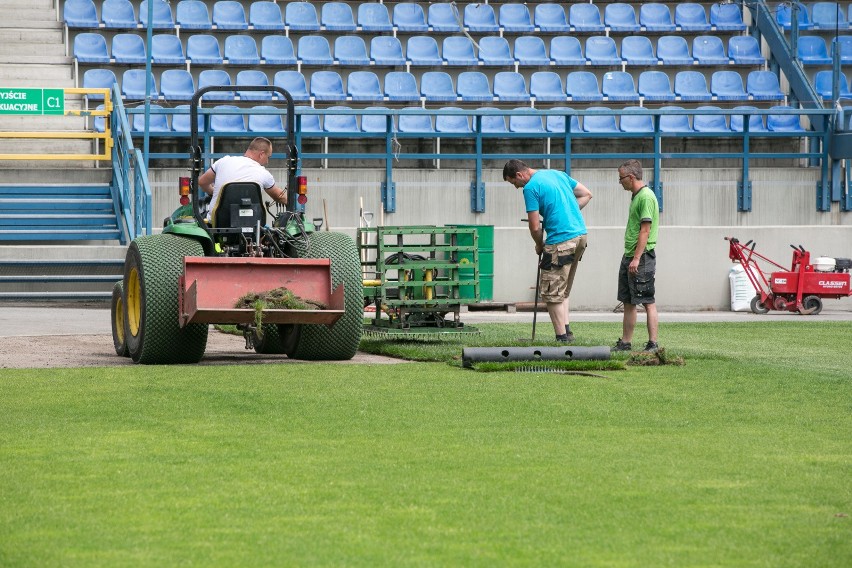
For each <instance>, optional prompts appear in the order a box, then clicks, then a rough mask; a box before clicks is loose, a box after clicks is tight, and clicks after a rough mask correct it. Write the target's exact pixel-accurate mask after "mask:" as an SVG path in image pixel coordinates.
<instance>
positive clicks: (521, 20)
mask: <svg viewBox="0 0 852 568" xmlns="http://www.w3.org/2000/svg"><path fill="white" fill-rule="evenodd" d="M499 15H500V17H499V22H500V27H502V28H503V31H505V32H511V33H530V32H532V31H534V30H535V28H534V26H533V24H532V19H531V18H530V11H529V10H528V9H527V6H526V4H503V5H501V6H500V10H499Z"/></svg>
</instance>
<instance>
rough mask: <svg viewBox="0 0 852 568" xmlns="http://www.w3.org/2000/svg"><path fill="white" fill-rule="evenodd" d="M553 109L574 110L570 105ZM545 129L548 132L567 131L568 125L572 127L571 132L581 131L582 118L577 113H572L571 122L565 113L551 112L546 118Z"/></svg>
mask: <svg viewBox="0 0 852 568" xmlns="http://www.w3.org/2000/svg"><path fill="white" fill-rule="evenodd" d="M553 110H559V111H566V110H574V109H572V108H570V107H564V106H557V107H553ZM544 123H545V129H546V131H547V132H565V127H566V125H567V126H568V127H569V128H570V129H571V132H580V118H579V117H578V116H577V115H571V120H570V122H568V121H566V120H565V116H564V115H554V114H549V115H547V117H546V118H545V121H544Z"/></svg>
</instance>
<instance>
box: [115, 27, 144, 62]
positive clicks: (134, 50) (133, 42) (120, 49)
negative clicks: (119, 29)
mask: <svg viewBox="0 0 852 568" xmlns="http://www.w3.org/2000/svg"><path fill="white" fill-rule="evenodd" d="M112 58H113V59H114V60H115V62H116V63H121V64H132V63H142V64H144V63H145V60H146V56H145V42H144V41H142V38H141V37H139V36H138V35H136V34H115V36H113V38H112Z"/></svg>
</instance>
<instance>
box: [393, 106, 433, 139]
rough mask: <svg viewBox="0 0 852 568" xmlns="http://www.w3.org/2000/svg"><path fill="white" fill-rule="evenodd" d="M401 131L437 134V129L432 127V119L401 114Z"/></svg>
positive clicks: (424, 116)
mask: <svg viewBox="0 0 852 568" xmlns="http://www.w3.org/2000/svg"><path fill="white" fill-rule="evenodd" d="M406 108H417V107H406ZM399 131H400V132H415V133H417V132H422V133H427V132H435V127H434V126H432V117H431V116H427V115H422V114H421V115H411V114H401V115H400V116H399Z"/></svg>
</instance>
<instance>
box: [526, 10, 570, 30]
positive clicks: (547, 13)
mask: <svg viewBox="0 0 852 568" xmlns="http://www.w3.org/2000/svg"><path fill="white" fill-rule="evenodd" d="M533 14H534V15H533V21H534V23H535V25H536V27H538V29H540V30H541V31H543V32H546V33H560V32H569V31H571V26H570V25H569V24H568V19H567V18H566V16H565V10H564V9H563V8H562V5H561V4H538V5H537V6H536V7H535V10H534V12H533Z"/></svg>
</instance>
